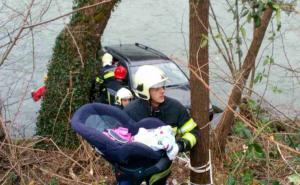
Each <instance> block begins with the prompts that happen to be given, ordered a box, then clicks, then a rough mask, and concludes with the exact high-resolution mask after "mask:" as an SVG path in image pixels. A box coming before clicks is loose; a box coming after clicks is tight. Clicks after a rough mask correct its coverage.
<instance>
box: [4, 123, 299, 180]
mask: <svg viewBox="0 0 300 185" xmlns="http://www.w3.org/2000/svg"><path fill="white" fill-rule="evenodd" d="M255 123H257V124H263V122H259V121H257V120H256V121H255ZM267 123H268V124H265V125H263V126H262V127H261V126H259V125H256V127H257V128H259V129H258V130H259V132H258V133H255V132H252V131H251V130H249V129H248V128H247V127H246V126H245V125H244V124H242V123H241V122H240V121H238V120H237V121H236V123H235V125H234V127H233V129H232V133H231V135H230V136H229V137H228V139H227V146H226V153H225V154H224V156H223V158H222V160H216V159H215V160H213V161H212V162H213V179H214V184H216V185H218V184H232V185H233V184H262V185H264V184H290V183H291V182H293V181H294V182H300V181H299V180H300V176H297V172H299V171H300V155H299V152H300V150H299V149H300V137H299V134H300V132H299V127H298V126H297V125H299V124H300V121H299V120H296V121H294V122H288V121H286V120H285V121H279V120H275V119H274V120H272V121H271V122H267ZM261 128H264V129H261ZM264 136H268V137H269V138H271V137H273V140H276V141H277V142H279V143H281V144H283V145H285V146H286V147H289V148H292V149H294V150H295V151H296V152H291V151H289V150H286V149H285V148H284V147H281V145H276V144H274V143H272V142H270V140H268V139H265V137H264ZM40 141H43V142H45V143H47V146H48V149H47V150H44V149H37V148H35V147H34V146H35V145H36V143H38V142H40ZM0 151H1V152H0V161H1V162H0V183H1V184H30V185H34V184H49V185H50V184H51V185H57V184H101V185H112V184H114V182H115V177H114V173H113V170H112V167H111V165H109V163H108V162H106V161H105V160H104V159H103V158H102V157H100V156H99V155H98V154H96V152H95V151H94V150H92V149H91V147H90V146H89V145H88V144H87V143H86V142H83V141H81V144H80V146H79V147H78V148H77V149H74V150H70V149H65V148H60V147H58V146H57V145H56V144H55V143H53V142H52V141H51V140H49V139H46V138H38V137H36V138H33V139H30V140H12V141H5V142H2V143H0ZM297 152H298V153H297ZM189 173H190V172H189V169H188V167H187V165H186V163H185V162H183V161H182V160H179V158H177V159H176V160H175V161H174V163H173V166H172V175H171V176H170V178H169V184H170V185H177V184H187V182H188V181H189ZM297 180H298V181H297Z"/></svg>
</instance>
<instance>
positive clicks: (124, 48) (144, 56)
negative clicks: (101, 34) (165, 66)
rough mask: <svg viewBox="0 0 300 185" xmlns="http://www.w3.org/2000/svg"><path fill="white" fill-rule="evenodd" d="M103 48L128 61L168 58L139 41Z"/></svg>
mask: <svg viewBox="0 0 300 185" xmlns="http://www.w3.org/2000/svg"><path fill="white" fill-rule="evenodd" d="M104 49H105V50H106V51H107V52H109V53H110V54H112V55H113V56H117V57H119V58H122V59H123V60H124V61H126V62H129V63H133V62H134V63H135V62H145V61H146V60H162V59H163V60H169V58H168V57H167V56H166V55H164V54H163V53H161V52H159V51H157V50H155V49H152V48H150V47H148V46H145V45H142V44H139V43H135V44H120V45H112V46H106V47H104Z"/></svg>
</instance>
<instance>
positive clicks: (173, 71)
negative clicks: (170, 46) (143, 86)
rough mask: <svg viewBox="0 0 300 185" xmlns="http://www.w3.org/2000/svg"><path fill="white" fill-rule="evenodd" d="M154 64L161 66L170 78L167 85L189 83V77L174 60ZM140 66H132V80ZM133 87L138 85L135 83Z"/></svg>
mask: <svg viewBox="0 0 300 185" xmlns="http://www.w3.org/2000/svg"><path fill="white" fill-rule="evenodd" d="M152 65H153V66H156V67H158V68H160V69H161V70H162V71H164V73H165V74H166V76H167V77H168V80H167V81H166V87H171V86H177V85H183V84H187V83H188V79H187V77H186V76H185V74H184V73H183V72H182V71H181V70H180V69H179V67H178V66H177V65H175V64H174V63H173V62H165V63H157V64H152ZM139 67H140V66H132V67H130V72H131V73H130V74H131V79H132V81H133V79H134V75H135V72H136V71H137V69H138V68H139ZM145 75H147V74H145ZM133 83H134V82H133ZM133 87H136V85H135V84H134V85H133Z"/></svg>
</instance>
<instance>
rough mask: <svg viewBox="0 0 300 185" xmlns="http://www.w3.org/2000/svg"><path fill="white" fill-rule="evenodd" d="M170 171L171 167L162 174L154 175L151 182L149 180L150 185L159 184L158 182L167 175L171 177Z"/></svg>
mask: <svg viewBox="0 0 300 185" xmlns="http://www.w3.org/2000/svg"><path fill="white" fill-rule="evenodd" d="M170 171H171V166H170V167H169V168H168V169H166V170H165V171H162V172H160V173H157V174H154V175H152V176H151V178H150V180H149V183H150V185H152V184H153V183H155V182H157V181H158V180H160V179H162V178H164V177H166V176H167V175H169V173H170Z"/></svg>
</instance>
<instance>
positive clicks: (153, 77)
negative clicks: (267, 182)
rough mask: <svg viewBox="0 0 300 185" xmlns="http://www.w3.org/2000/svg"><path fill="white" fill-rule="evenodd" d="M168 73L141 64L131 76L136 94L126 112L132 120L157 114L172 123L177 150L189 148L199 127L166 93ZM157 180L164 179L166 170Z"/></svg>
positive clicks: (166, 174) (177, 102) (161, 180)
mask: <svg viewBox="0 0 300 185" xmlns="http://www.w3.org/2000/svg"><path fill="white" fill-rule="evenodd" d="M167 80H168V77H167V76H166V75H165V73H164V72H163V71H162V70H160V69H159V68H158V67H155V66H150V65H144V66H141V67H139V68H138V70H137V72H136V73H135V76H134V85H135V90H134V91H135V94H136V96H137V97H138V98H137V99H135V100H133V101H132V102H130V103H129V105H127V106H126V107H125V108H124V110H125V112H126V113H127V114H128V115H129V116H130V117H131V118H132V119H133V120H135V121H140V120H142V119H144V118H146V117H156V118H158V119H160V120H162V121H163V122H164V123H166V124H168V125H170V126H172V127H173V130H174V131H175V132H176V135H177V136H178V137H176V138H178V140H177V144H178V147H179V151H180V152H185V151H188V150H190V149H191V148H192V147H193V146H195V144H196V142H197V136H198V129H197V124H196V123H195V122H194V120H193V118H191V117H190V115H189V113H188V112H187V110H186V108H185V107H184V106H183V105H182V104H181V103H180V102H179V101H177V100H175V99H172V98H169V97H167V96H165V85H166V82H167ZM164 174H165V176H163V177H161V178H160V180H159V181H158V182H159V183H160V182H165V181H166V180H167V177H168V175H169V174H170V173H169V172H168V173H164Z"/></svg>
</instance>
